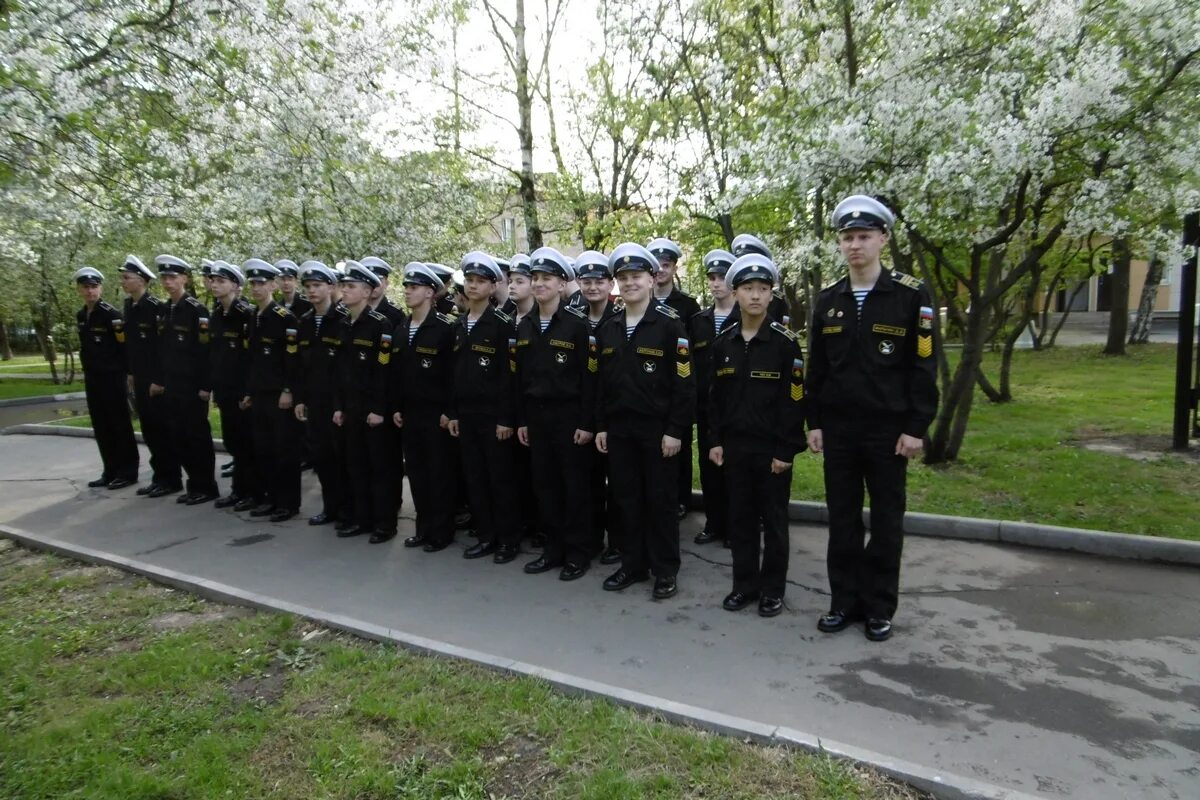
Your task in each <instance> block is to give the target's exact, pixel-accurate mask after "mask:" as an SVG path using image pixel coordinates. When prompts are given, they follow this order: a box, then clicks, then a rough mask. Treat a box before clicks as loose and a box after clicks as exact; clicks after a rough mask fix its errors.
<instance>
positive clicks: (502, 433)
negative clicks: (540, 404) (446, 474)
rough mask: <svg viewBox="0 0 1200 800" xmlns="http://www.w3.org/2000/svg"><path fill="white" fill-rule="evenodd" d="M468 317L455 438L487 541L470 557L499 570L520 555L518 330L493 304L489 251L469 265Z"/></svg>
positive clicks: (461, 329)
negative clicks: (513, 352)
mask: <svg viewBox="0 0 1200 800" xmlns="http://www.w3.org/2000/svg"><path fill="white" fill-rule="evenodd" d="M461 269H462V272H463V292H464V294H465V296H466V299H467V312H466V313H465V314H463V315H462V316H461V317H459V318H458V319H457V320H455V322H454V325H453V332H454V346H453V354H454V355H453V358H452V360H453V366H452V369H451V373H452V375H453V384H452V393H451V401H450V408H449V417H450V424H449V426H448V429H449V431H450V435H451V436H453V437H455V438H457V439H458V443H459V447H460V450H461V453H462V468H463V475H464V481H465V483H466V493H467V499H468V501H469V502H470V504H471V516H472V517H473V518H474V520H475V524H476V525H477V531H478V533H479V542H478V543H477V544H475V545H473V546H471V547H469V548H467V550H466V551H465V552H464V553H463V557H464V558H482V557H484V556H487V555H491V556H493V558H492V560H493V561H495V563H497V564H507V563H508V562H510V561H512V560H513V559H515V558H516V557H517V553H518V552H519V550H518V545H519V544H520V542H521V527H520V520H519V519H518V516H517V505H516V491H515V490H516V488H517V487H516V486H515V485H514V483H513V477H514V476H513V463H514V462H513V446H514V444H515V442H516V439H515V437H514V432H515V428H516V423H515V422H514V421H513V420H514V412H513V407H512V403H513V397H512V391H513V387H512V384H513V371H514V367H513V365H512V361H511V358H510V356H509V344H510V343H511V342H513V341H515V340H516V336H517V332H516V328H515V327H514V325H513V321H512V317H510V316H508V315H507V314H505V313H504V312H503V311H498V310H497V309H495V308H494V307H493V306H492V298H493V297H494V296H495V288H496V284H497V282H499V281H500V279H501V276H502V274H503V273H502V272H501V270H500V265H499V264H498V263H496V260H495V259H494V258H492V257H491V256H489V255H488V254H487V253H482V252H479V251H475V252H471V253H467V255H466V256H464V257H463V260H462V267H461Z"/></svg>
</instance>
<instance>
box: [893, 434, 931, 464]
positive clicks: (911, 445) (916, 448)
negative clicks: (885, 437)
mask: <svg viewBox="0 0 1200 800" xmlns="http://www.w3.org/2000/svg"><path fill="white" fill-rule="evenodd" d="M924 447H925V442H923V441H921V440H920V439H918V438H917V437H915V436H909V435H908V434H907V433H902V434H900V438H899V439H897V440H896V455H898V456H904V457H905V458H912V457H913V456H915V455H916V454H917V453H919V452H921V450H922V449H923V448H924Z"/></svg>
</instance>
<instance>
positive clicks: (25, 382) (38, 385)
mask: <svg viewBox="0 0 1200 800" xmlns="http://www.w3.org/2000/svg"><path fill="white" fill-rule="evenodd" d="M79 377H80V378H82V377H83V374H82V373H79ZM82 391H83V381H82V380H78V381H75V382H74V383H51V382H50V381H48V380H47V381H39V380H36V379H33V378H7V379H6V378H4V377H3V373H0V400H10V399H13V398H16V397H45V396H46V395H48V394H67V393H68V392H82Z"/></svg>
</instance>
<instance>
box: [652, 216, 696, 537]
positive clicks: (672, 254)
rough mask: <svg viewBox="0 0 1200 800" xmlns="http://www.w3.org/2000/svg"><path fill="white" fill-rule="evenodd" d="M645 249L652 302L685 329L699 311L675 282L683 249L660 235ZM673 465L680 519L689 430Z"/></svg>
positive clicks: (688, 468) (687, 484) (688, 469)
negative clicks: (655, 266)
mask: <svg viewBox="0 0 1200 800" xmlns="http://www.w3.org/2000/svg"><path fill="white" fill-rule="evenodd" d="M646 249H647V250H649V251H650V252H651V253H652V254H653V255H654V257H655V258H657V259H658V263H659V267H660V269H659V270H658V272H657V273H656V274H655V275H654V297H653V302H655V303H660V304H662V305H665V306H669V307H670V308H672V309H674V310H675V313H676V314H678V315H679V320H680V322H682V323H683V325H684V327H685V328H686V327H687V325H688V324H689V323H690V322H691V319H692V317H694V316H696V315H697V314H699V313H700V304H699V303H697V302H696V298H694V297H692V296H691V295H690V294H687V293H685V292H684V291H683V290H682V289H680V288H679V287H678V286H677V285H676V281H677V280H678V274H679V272H678V270H679V261H680V259H682V258H683V251H682V250H681V249H680V248H679V245H677V244H675V242H673V241H671V240H670V239H663V238H659V239H654V240H653V241H651V242H650V244H648V245H646ZM676 468H677V470H678V472H677V473H676V478H675V480H676V489H675V491H676V494H677V496H678V503H679V505H678V510H677V512H676V513H677V516H678V517H679V519H683V518H684V517H685V516H687V506H688V500H689V499H691V496H692V432H691V431H690V430H689V431H688V433H687V435H686V436H684V437H683V449H682V450H680V452H679V461H678V463H677V465H676Z"/></svg>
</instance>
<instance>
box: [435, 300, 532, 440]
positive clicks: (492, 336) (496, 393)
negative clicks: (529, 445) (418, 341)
mask: <svg viewBox="0 0 1200 800" xmlns="http://www.w3.org/2000/svg"><path fill="white" fill-rule="evenodd" d="M453 333H454V345H453V356H452V359H451V360H452V362H453V366H452V372H453V376H454V378H453V389H452V392H451V400H450V410H449V411H448V412H447V414H448V416H449V417H450V418H451V419H458V417H459V415H460V414H486V415H489V416H495V417H496V424H498V425H504V426H505V427H509V428H511V427H514V426H515V425H516V422H515V414H514V412H513V377H514V374H515V372H516V365H515V364H514V363H513V358H512V352H513V351H514V350H515V349H516V346H517V328H516V325H515V324H514V323H513V319H512V317H510V316H508V315H507V314H505V313H504V312H503V311H497V310H496V309H494V308H492V307H491V306H488V307H487V308H486V309H484V312H483V313H482V314H481V315H480V316H479V319H478V320H476V321H475V324H474V325H472V326H471V330H470V331H468V330H467V318H466V317H462V318H460V319H458V320H456V321H455V323H454V326H453Z"/></svg>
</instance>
